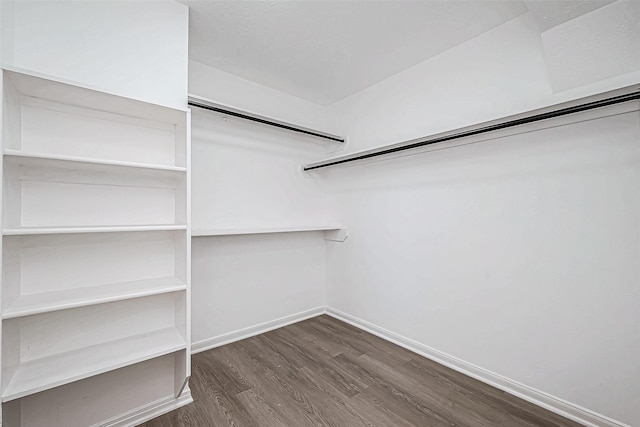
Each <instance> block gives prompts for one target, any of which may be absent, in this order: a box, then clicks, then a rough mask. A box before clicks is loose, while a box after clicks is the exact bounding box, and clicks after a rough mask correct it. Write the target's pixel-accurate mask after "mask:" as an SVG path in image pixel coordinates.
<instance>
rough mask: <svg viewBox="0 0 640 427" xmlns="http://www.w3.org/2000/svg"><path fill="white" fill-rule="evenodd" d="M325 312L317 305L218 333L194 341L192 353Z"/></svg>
mask: <svg viewBox="0 0 640 427" xmlns="http://www.w3.org/2000/svg"><path fill="white" fill-rule="evenodd" d="M325 312H326V309H325V307H324V306H322V307H316V308H312V309H310V310H305V311H301V312H300V313H296V314H291V315H289V316H285V317H281V318H279V319H275V320H270V321H268V322H264V323H260V324H258V325H254V326H249V327H248V328H243V329H238V330H236V331H232V332H228V333H226V334H222V335H218V336H215V337H213V338H208V339H206V340H202V341H198V342H194V343H191V354H194V353H199V352H201V351H205V350H210V349H212V348H216V347H220V346H221V345H225V344H230V343H232V342H235V341H240V340H243V339H245V338H249V337H252V336H255V335H259V334H262V333H265V332H269V331H272V330H274V329H278V328H281V327H283V326H287V325H290V324H292V323H296V322H300V321H302V320H306V319H310V318H312V317H316V316H319V315H321V314H324V313H325Z"/></svg>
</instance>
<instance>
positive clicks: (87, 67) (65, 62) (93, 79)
mask: <svg viewBox="0 0 640 427" xmlns="http://www.w3.org/2000/svg"><path fill="white" fill-rule="evenodd" d="M2 8H3V12H2V63H3V64H6V65H11V66H16V67H20V68H25V69H28V70H32V71H36V72H39V73H43V74H48V75H52V76H56V77H60V78H63V79H66V80H71V81H76V82H79V83H82V84H86V85H89V86H93V87H96V88H98V89H100V90H103V91H107V92H113V93H116V94H120V95H124V96H129V97H132V98H138V99H142V100H145V101H149V102H153V103H157V104H161V105H167V106H171V107H178V108H184V107H186V97H185V93H186V91H187V67H188V46H187V45H188V21H189V15H188V11H189V10H188V8H187V7H186V6H185V5H182V4H180V3H177V2H175V1H172V0H152V1H108V0H107V1H64V0H62V1H61V0H55V1H3V2H2Z"/></svg>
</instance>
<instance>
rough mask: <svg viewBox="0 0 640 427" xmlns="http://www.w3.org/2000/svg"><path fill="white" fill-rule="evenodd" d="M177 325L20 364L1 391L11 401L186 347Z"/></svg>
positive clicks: (6, 400) (4, 399)
mask: <svg viewBox="0 0 640 427" xmlns="http://www.w3.org/2000/svg"><path fill="white" fill-rule="evenodd" d="M186 347H187V346H186V343H185V340H184V338H183V337H182V335H181V334H180V333H179V332H178V330H177V329H176V328H166V329H160V330H158V331H154V332H150V333H146V334H141V335H134V336H131V337H127V338H123V339H120V340H117V341H112V342H108V343H104V344H99V345H95V346H91V347H86V348H82V349H79V350H74V351H70V352H66V353H60V354H56V355H54V356H50V357H43V358H40V359H35V360H29V361H25V362H23V363H21V364H20V365H18V367H17V369H16V370H15V372H14V374H13V376H12V377H11V379H10V380H9V382H8V385H7V387H6V389H5V390H4V392H3V393H2V401H3V402H8V401H10V400H13V399H18V398H21V397H24V396H28V395H31V394H34V393H38V392H41V391H44V390H48V389H50V388H53V387H58V386H61V385H64V384H68V383H71V382H74V381H78V380H81V379H84V378H88V377H91V376H94V375H99V374H102V373H104V372H108V371H111V370H114V369H118V368H122V367H124V366H128V365H132V364H135V363H138V362H142V361H145V360H149V359H153V358H156V357H159V356H163V355H166V354H170V353H174V352H176V351H179V350H184V349H186Z"/></svg>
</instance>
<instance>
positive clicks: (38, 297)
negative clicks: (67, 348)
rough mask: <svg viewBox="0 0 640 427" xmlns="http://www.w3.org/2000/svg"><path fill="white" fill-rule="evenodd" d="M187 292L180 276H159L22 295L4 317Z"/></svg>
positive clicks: (4, 313) (5, 312) (3, 314)
mask: <svg viewBox="0 0 640 427" xmlns="http://www.w3.org/2000/svg"><path fill="white" fill-rule="evenodd" d="M185 289H187V285H186V284H185V283H184V282H183V281H181V280H180V279H178V278H177V277H160V278H155V279H147V280H136V281H131V282H122V283H113V284H108V285H99V286H87V287H83V288H75V289H64V290H59V291H51V292H42V293H37V294H28V295H21V296H20V297H18V298H17V299H16V300H15V301H14V302H13V303H12V304H11V305H10V306H9V307H8V308H7V309H5V310H4V312H3V313H2V318H3V319H13V318H16V317H24V316H31V315H33V314H40V313H48V312H51V311H58V310H66V309H69V308H76V307H83V306H87V305H95V304H104V303H107V302H113V301H121V300H125V299H132V298H141V297H146V296H151V295H158V294H163V293H170V292H178V291H184V290H185Z"/></svg>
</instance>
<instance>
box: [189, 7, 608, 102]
mask: <svg viewBox="0 0 640 427" xmlns="http://www.w3.org/2000/svg"><path fill="white" fill-rule="evenodd" d="M179 1H180V2H181V3H184V4H186V5H187V6H189V8H190V33H189V49H190V52H189V56H190V58H191V59H193V60H195V61H198V62H201V63H203V64H206V65H209V66H211V67H214V68H216V69H218V70H222V71H225V72H227V73H230V74H233V75H236V76H239V77H242V78H245V79H247V80H251V81H253V82H256V83H259V84H262V85H264V86H268V87H271V88H274V89H277V90H280V91H282V92H285V93H288V94H290V95H294V96H297V97H299V98H303V99H307V100H309V101H312V102H315V103H318V104H321V105H329V104H332V103H334V102H336V101H339V100H341V99H343V98H346V97H348V96H349V95H352V94H354V93H356V92H358V91H360V90H362V89H365V88H367V87H369V86H371V85H373V84H375V83H377V82H379V81H381V80H384V79H385V78H387V77H389V76H392V75H394V74H397V73H399V72H401V71H403V70H405V69H407V68H409V67H411V66H413V65H415V64H417V63H419V62H422V61H424V60H426V59H429V58H431V57H433V56H435V55H438V54H439V53H441V52H444V51H446V50H448V49H451V48H453V47H455V46H457V45H459V44H461V43H463V42H465V41H467V40H470V39H472V38H474V37H476V36H478V35H480V34H482V33H484V32H486V31H488V30H490V29H492V28H494V27H496V26H498V25H500V24H502V23H504V22H506V21H509V20H511V19H513V18H515V17H517V16H520V15H522V14H524V13H527V12H529V13H530V14H531V16H532V17H533V19H534V21H535V23H536V25H537V26H538V29H539V31H540V32H541V33H542V34H543V35H544V34H548V33H550V31H551V30H552V31H555V28H560V27H561V26H563V25H564V24H566V23H567V22H568V21H570V20H573V19H575V18H577V17H580V16H582V15H585V14H588V13H590V12H592V11H594V10H596V9H600V8H602V7H603V6H607V5H609V4H611V3H613V2H614V0H551V1H550V0H523V1H518V0H505V1H475V0H465V1H454V0H423V1H406V0H403V1H397V0H396V1H354V0H342V1H337V0H333V1H321V0H315V1H310V0H307V1H274V0H270V1H239V0H236V1H217V0H179Z"/></svg>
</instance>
